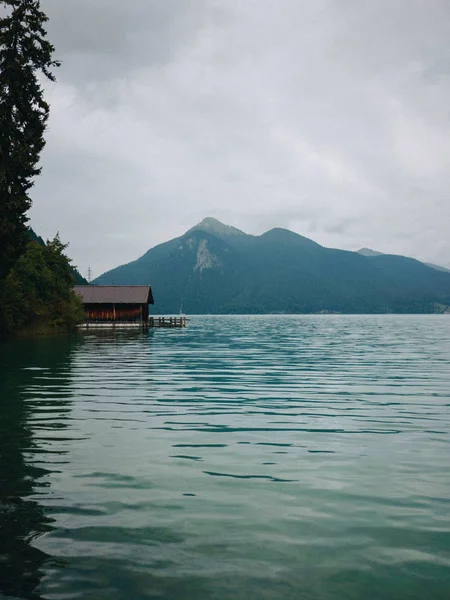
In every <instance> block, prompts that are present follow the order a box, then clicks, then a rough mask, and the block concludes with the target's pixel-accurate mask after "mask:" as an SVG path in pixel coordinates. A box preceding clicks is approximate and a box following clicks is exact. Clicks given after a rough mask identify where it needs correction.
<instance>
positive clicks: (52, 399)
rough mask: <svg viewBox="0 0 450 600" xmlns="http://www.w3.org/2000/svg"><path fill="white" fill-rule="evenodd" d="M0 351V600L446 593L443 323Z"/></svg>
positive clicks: (345, 321) (196, 332) (318, 326)
mask: <svg viewBox="0 0 450 600" xmlns="http://www.w3.org/2000/svg"><path fill="white" fill-rule="evenodd" d="M0 354H1V356H0V359H1V363H0V364H1V375H2V377H1V381H0V393H1V395H0V398H1V400H0V597H1V595H2V594H3V596H4V597H11V598H33V599H39V598H42V599H74V598H83V599H88V600H91V599H92V600H106V599H108V600H118V599H120V600H122V599H123V600H130V599H144V598H151V599H168V600H169V599H170V600H185V599H189V600H190V599H195V600H197V599H199V600H203V599H204V600H225V599H227V600H228V599H233V600H234V599H236V600H241V599H242V600H243V599H253V598H255V599H263V600H264V599H271V600H272V599H287V600H290V599H292V600H297V599H314V600H315V599H323V600H345V599H363V598H364V599H366V598H370V599H383V600H384V599H386V600H388V599H389V600H392V599H394V600H403V599H416V598H417V599H421V600H422V599H423V598H427V599H441V598H442V599H444V598H445V599H446V600H447V599H448V598H449V597H450V469H449V467H450V435H449V434H450V316H445V315H443V316H438V315H436V316H298V317H297V316H296V317H286V316H274V317H271V316H265V317H204V318H201V317H193V318H192V319H191V320H190V322H189V325H188V327H187V328H186V329H172V330H167V329H166V330H153V331H150V332H149V333H145V334H143V333H138V332H131V333H127V332H123V331H122V332H117V333H116V334H115V335H113V334H111V333H110V334H105V333H98V334H84V335H79V336H76V337H74V338H71V339H70V340H67V339H65V338H64V339H59V338H54V339H41V340H31V341H30V340H15V341H3V342H1V344H0Z"/></svg>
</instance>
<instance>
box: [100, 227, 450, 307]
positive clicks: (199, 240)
mask: <svg viewBox="0 0 450 600" xmlns="http://www.w3.org/2000/svg"><path fill="white" fill-rule="evenodd" d="M94 283H97V284H102V285H107V284H115V285H133V284H134V285H137V284H147V283H150V284H151V285H152V288H153V292H154V297H155V311H157V312H158V313H160V314H163V313H178V312H179V310H180V306H183V310H184V312H186V313H188V314H196V313H197V314H202V313H218V314H221V313H222V314H223V313H241V314H245V313H253V314H255V313H317V312H339V313H387V312H393V313H430V312H444V311H446V310H447V307H449V306H450V274H449V273H444V272H440V271H437V270H435V269H433V268H430V267H428V266H426V265H424V264H423V263H421V262H419V261H417V260H414V259H412V258H406V257H403V256H393V255H387V254H379V253H374V251H372V253H371V254H370V255H369V256H365V255H363V254H361V253H359V252H349V251H345V250H335V249H332V248H325V247H324V246H321V245H320V244H317V243H316V242H314V241H313V240H310V239H308V238H306V237H303V236H301V235H298V234H296V233H293V232H292V231H289V230H286V229H281V228H275V229H271V230H270V231H267V232H266V233H264V234H262V235H259V236H253V235H248V234H246V233H244V232H243V231H240V230H239V229H236V228H234V227H229V226H227V225H224V224H223V223H220V222H219V221H217V220H215V219H212V218H207V219H204V220H203V221H202V222H201V223H199V224H198V225H196V226H195V227H192V228H191V229H189V230H188V231H187V232H186V233H185V234H184V235H182V236H180V237H178V238H175V239H173V240H170V241H168V242H165V243H163V244H159V245H158V246H155V247H154V248H151V249H150V250H148V252H146V253H145V254H144V255H143V256H141V257H140V258H138V259H137V260H135V261H133V262H131V263H128V264H126V265H122V266H120V267H117V268H115V269H112V270H111V271H108V272H107V273H104V274H103V275H101V276H100V277H98V278H97V279H96V280H95V281H94Z"/></svg>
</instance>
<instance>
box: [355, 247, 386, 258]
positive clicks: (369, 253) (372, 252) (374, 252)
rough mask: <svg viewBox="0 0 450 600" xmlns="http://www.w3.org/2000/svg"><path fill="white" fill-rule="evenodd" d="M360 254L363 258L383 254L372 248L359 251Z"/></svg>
mask: <svg viewBox="0 0 450 600" xmlns="http://www.w3.org/2000/svg"><path fill="white" fill-rule="evenodd" d="M357 253H358V254H362V256H381V255H382V254H383V253H382V252H378V251H377V250H372V249H371V248H361V249H360V250H357Z"/></svg>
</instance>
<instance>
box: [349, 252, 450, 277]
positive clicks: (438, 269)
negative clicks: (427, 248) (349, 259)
mask: <svg viewBox="0 0 450 600" xmlns="http://www.w3.org/2000/svg"><path fill="white" fill-rule="evenodd" d="M357 252H358V254H362V255H363V256H382V255H383V253H382V252H378V251H377V250H371V249H370V248H361V249H360V250H358V251H357ZM423 264H424V265H426V266H427V267H431V268H432V269H435V270H436V271H443V272H444V273H450V269H447V268H446V267H441V266H440V265H435V264H433V263H429V262H424V263H423Z"/></svg>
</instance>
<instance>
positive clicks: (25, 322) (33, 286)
mask: <svg viewBox="0 0 450 600" xmlns="http://www.w3.org/2000/svg"><path fill="white" fill-rule="evenodd" d="M66 247H67V246H66V245H65V244H63V243H62V242H61V240H60V239H59V235H56V236H55V238H54V239H53V240H50V241H47V243H46V244H45V245H42V244H39V243H38V242H35V241H32V242H29V243H28V244H27V246H26V249H25V252H24V253H23V254H22V255H21V256H20V258H19V259H18V260H17V261H16V263H15V264H14V267H13V268H12V269H11V270H10V272H9V273H8V276H7V277H6V279H5V281H4V282H3V285H2V286H1V287H0V331H1V332H2V333H10V332H14V331H20V330H21V329H24V328H37V329H39V328H40V327H43V328H44V329H45V330H46V331H48V330H49V329H50V330H54V331H61V330H69V329H71V328H72V327H73V326H75V325H76V323H78V322H79V321H80V320H81V319H82V317H83V305H82V303H81V300H80V298H79V297H78V296H77V295H76V294H75V292H74V291H73V283H74V278H73V270H72V267H71V264H70V260H69V259H68V257H67V256H66V254H65V252H64V251H65V249H66Z"/></svg>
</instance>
